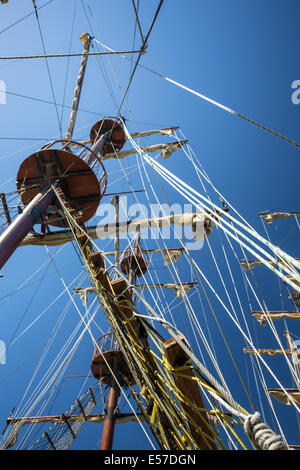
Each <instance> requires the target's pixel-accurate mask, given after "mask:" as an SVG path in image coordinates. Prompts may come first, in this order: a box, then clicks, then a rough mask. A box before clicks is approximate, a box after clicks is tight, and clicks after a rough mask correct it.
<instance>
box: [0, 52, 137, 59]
mask: <svg viewBox="0 0 300 470" xmlns="http://www.w3.org/2000/svg"><path fill="white" fill-rule="evenodd" d="M139 52H140V51H114V52H80V53H78V54H77V53H74V54H47V55H27V56H8V57H0V60H19V59H51V58H60V57H82V56H90V55H96V56H97V55H112V54H115V55H117V54H138V53H139Z"/></svg>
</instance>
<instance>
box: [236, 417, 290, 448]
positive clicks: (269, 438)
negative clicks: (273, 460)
mask: <svg viewBox="0 0 300 470" xmlns="http://www.w3.org/2000/svg"><path fill="white" fill-rule="evenodd" d="M244 431H245V433H246V434H247V436H248V437H249V439H250V441H251V443H252V445H253V447H254V449H256V450H289V447H288V445H287V444H286V442H284V441H283V439H282V437H281V436H280V435H278V434H275V433H274V431H272V429H270V428H269V426H268V425H267V424H265V423H262V422H261V420H260V414H259V413H257V412H256V413H254V414H253V415H249V416H247V417H246V419H245V421H244Z"/></svg>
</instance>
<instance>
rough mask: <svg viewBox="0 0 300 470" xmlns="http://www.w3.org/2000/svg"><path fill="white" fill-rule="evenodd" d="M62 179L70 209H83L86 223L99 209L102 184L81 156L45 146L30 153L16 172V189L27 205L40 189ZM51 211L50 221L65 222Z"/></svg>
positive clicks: (61, 183)
mask: <svg viewBox="0 0 300 470" xmlns="http://www.w3.org/2000/svg"><path fill="white" fill-rule="evenodd" d="M56 181H59V186H60V187H61V189H62V190H63V192H64V195H65V197H66V199H67V201H68V202H69V204H70V206H71V208H73V209H76V210H77V211H81V212H82V221H83V222H86V221H87V220H89V219H90V218H91V217H92V216H93V215H94V213H95V212H96V210H97V208H98V205H99V202H100V199H101V196H102V195H101V191H100V185H99V182H98V179H97V177H96V175H95V174H94V172H93V170H92V169H91V168H90V167H89V166H88V165H87V164H86V163H85V162H84V161H83V160H82V159H81V158H79V157H77V156H76V155H74V154H73V153H71V152H69V151H66V150H58V149H53V148H51V149H44V150H40V151H39V152H36V153H34V154H32V155H30V156H29V157H28V158H26V160H24V161H23V163H22V164H21V166H20V168H19V171H18V175H17V188H18V191H19V194H20V197H21V200H22V202H23V204H24V205H27V204H28V203H29V202H30V201H31V200H32V199H33V198H34V197H35V196H36V195H37V194H38V193H39V192H40V191H41V189H43V188H45V187H48V186H50V185H51V184H53V183H55V182H56ZM58 210H59V207H58V206H57V212H55V211H54V213H53V214H50V213H49V211H48V214H47V215H48V223H49V224H50V225H53V226H55V227H61V226H62V225H64V223H63V221H62V220H61V216H60V215H59V213H58Z"/></svg>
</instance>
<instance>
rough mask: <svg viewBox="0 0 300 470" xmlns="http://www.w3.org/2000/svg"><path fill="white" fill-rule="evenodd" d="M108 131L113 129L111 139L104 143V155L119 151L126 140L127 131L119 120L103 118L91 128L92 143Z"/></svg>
mask: <svg viewBox="0 0 300 470" xmlns="http://www.w3.org/2000/svg"><path fill="white" fill-rule="evenodd" d="M108 131H111V134H110V139H109V140H110V141H109V142H108V143H107V144H105V145H104V149H103V151H102V152H101V153H102V154H103V155H105V154H106V153H111V152H114V151H116V152H119V151H120V150H121V148H122V147H123V145H124V144H125V141H126V136H125V132H124V130H123V128H122V126H121V125H120V124H119V123H118V122H117V121H114V120H113V119H101V120H100V121H98V122H96V124H94V125H93V127H92V129H91V133H90V140H91V142H92V144H93V143H94V142H95V141H96V140H98V139H99V137H100V136H101V135H103V134H105V133H106V132H108Z"/></svg>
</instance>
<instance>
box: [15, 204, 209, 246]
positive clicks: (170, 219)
mask: <svg viewBox="0 0 300 470" xmlns="http://www.w3.org/2000/svg"><path fill="white" fill-rule="evenodd" d="M195 223H198V224H201V223H202V224H203V226H204V230H203V236H208V235H210V233H211V231H212V229H213V227H214V224H213V222H211V221H210V220H209V219H208V218H207V217H206V215H205V214H204V213H201V212H195V213H191V212H187V213H185V214H175V215H170V216H165V217H153V218H149V219H137V220H132V221H126V222H120V223H119V224H115V223H111V224H106V225H100V224H99V225H94V226H91V227H87V230H86V232H87V235H88V236H89V237H90V238H91V239H105V238H107V237H109V236H113V235H115V234H116V231H117V229H118V232H119V233H120V232H122V233H130V232H137V231H140V230H142V229H143V228H150V229H157V228H162V227H167V226H169V225H178V226H193V225H194V224H195ZM73 239H74V237H73V233H72V231H71V230H59V231H56V232H53V233H50V234H49V233H48V234H45V235H44V236H42V237H40V236H34V235H29V236H27V237H26V238H25V239H24V240H23V241H22V243H21V244H20V246H25V245H47V246H57V245H62V244H64V243H68V242H70V241H72V240H73Z"/></svg>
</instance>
